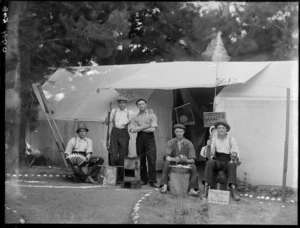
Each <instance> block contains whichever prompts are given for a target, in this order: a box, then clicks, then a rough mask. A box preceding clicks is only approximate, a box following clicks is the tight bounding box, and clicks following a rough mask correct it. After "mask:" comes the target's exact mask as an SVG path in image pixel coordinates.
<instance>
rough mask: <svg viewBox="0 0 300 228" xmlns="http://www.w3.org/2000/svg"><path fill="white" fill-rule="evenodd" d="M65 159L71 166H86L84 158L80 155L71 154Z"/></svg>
mask: <svg viewBox="0 0 300 228" xmlns="http://www.w3.org/2000/svg"><path fill="white" fill-rule="evenodd" d="M67 159H69V161H70V163H71V164H72V165H77V166H83V165H85V164H86V158H85V156H83V155H82V154H77V153H73V154H70V155H69V156H68V157H67Z"/></svg>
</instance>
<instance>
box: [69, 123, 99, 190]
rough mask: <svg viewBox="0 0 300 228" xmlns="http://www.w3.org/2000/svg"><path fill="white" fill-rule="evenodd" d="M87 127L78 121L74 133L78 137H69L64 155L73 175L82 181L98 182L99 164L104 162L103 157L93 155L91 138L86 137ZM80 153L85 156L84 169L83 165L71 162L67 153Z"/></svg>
mask: <svg viewBox="0 0 300 228" xmlns="http://www.w3.org/2000/svg"><path fill="white" fill-rule="evenodd" d="M88 131H89V129H88V128H87V127H86V125H85V124H84V123H80V124H79V125H78V128H77V131H76V133H77V134H78V135H79V137H74V138H72V139H70V141H69V142H68V145H67V147H66V150H65V153H64V154H65V157H66V160H67V161H68V163H69V164H70V166H71V168H72V170H73V172H74V175H75V176H76V177H77V178H78V179H79V180H81V181H82V182H87V183H92V184H97V183H98V182H97V181H96V180H97V177H98V175H99V172H100V169H101V165H102V164H103V162H104V159H103V158H102V157H100V156H95V155H94V156H93V157H91V154H92V153H93V143H92V140H91V139H89V138H87V137H86V133H87V132H88ZM75 153H76V154H81V155H83V156H84V157H85V159H86V163H87V167H86V166H85V167H84V168H86V170H84V168H83V167H81V166H78V165H75V164H71V162H70V159H69V155H71V154H75Z"/></svg>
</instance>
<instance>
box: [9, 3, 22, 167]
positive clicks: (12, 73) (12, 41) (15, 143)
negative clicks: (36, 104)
mask: <svg viewBox="0 0 300 228" xmlns="http://www.w3.org/2000/svg"><path fill="white" fill-rule="evenodd" d="M26 5H27V2H15V1H11V2H9V7H8V10H9V11H8V25H7V30H8V34H7V35H8V39H7V53H6V56H5V65H6V72H5V75H6V77H10V78H6V80H5V87H6V88H5V136H6V138H5V144H6V148H7V151H6V170H7V169H13V170H14V171H15V172H16V173H18V169H19V145H20V126H21V115H20V114H21V113H20V110H21V96H20V89H21V82H20V52H19V35H18V31H19V20H20V18H21V16H22V14H23V11H24V9H25V7H26ZM8 82H10V83H8ZM11 82H13V85H11Z"/></svg>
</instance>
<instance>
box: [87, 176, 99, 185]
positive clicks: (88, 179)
mask: <svg viewBox="0 0 300 228" xmlns="http://www.w3.org/2000/svg"><path fill="white" fill-rule="evenodd" d="M85 182H86V183H91V184H98V182H97V181H94V180H93V178H92V177H91V176H88V177H87V178H86V180H85Z"/></svg>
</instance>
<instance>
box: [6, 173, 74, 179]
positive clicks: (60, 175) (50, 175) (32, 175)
mask: <svg viewBox="0 0 300 228" xmlns="http://www.w3.org/2000/svg"><path fill="white" fill-rule="evenodd" d="M6 176H8V177H10V176H12V177H17V176H19V177H22V176H23V177H29V174H19V175H17V174H15V173H14V174H10V173H7V174H6ZM30 176H31V177H34V176H37V177H69V178H71V177H74V175H73V174H71V175H65V174H31V175H30Z"/></svg>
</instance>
